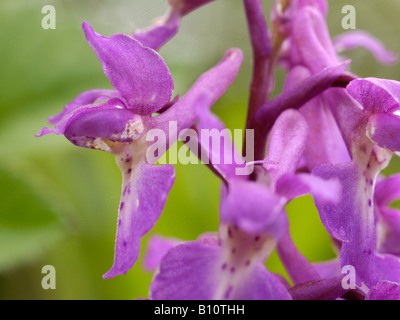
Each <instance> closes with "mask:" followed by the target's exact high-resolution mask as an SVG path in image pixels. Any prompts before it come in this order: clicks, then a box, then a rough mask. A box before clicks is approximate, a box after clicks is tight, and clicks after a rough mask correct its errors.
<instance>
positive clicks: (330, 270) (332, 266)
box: [314, 258, 341, 279]
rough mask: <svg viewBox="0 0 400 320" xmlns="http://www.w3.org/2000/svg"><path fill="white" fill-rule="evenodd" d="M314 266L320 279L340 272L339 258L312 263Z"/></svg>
mask: <svg viewBox="0 0 400 320" xmlns="http://www.w3.org/2000/svg"><path fill="white" fill-rule="evenodd" d="M314 267H315V269H316V270H317V272H318V274H319V276H320V277H321V278H322V279H325V278H332V277H335V276H337V275H338V274H341V267H340V260H339V258H335V259H332V260H328V261H323V262H317V263H314Z"/></svg>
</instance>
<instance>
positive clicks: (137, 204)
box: [103, 148, 175, 279]
mask: <svg viewBox="0 0 400 320" xmlns="http://www.w3.org/2000/svg"><path fill="white" fill-rule="evenodd" d="M116 158H117V162H118V164H119V166H120V169H121V171H122V175H123V184H122V195H121V202H120V206H119V214H118V229H117V236H116V244H115V258H114V264H113V266H112V268H111V270H109V271H108V272H107V273H106V274H105V275H104V276H103V277H104V278H105V279H108V278H112V277H115V276H117V275H120V274H125V273H126V272H128V270H129V269H130V268H132V266H133V265H134V264H135V262H136V260H137V258H138V256H139V251H140V242H141V238H142V237H143V236H145V235H146V234H147V233H148V232H149V231H150V230H151V229H152V228H153V226H154V224H155V223H156V222H157V220H158V218H159V216H160V215H161V212H162V209H163V207H164V204H165V202H166V200H167V196H168V193H169V191H170V189H171V187H172V184H173V182H174V179H175V170H174V167H173V166H172V165H161V166H154V165H149V164H147V163H145V162H144V161H141V162H139V163H138V162H137V161H135V158H132V153H131V151H130V149H129V148H126V150H125V152H124V153H122V154H118V155H116Z"/></svg>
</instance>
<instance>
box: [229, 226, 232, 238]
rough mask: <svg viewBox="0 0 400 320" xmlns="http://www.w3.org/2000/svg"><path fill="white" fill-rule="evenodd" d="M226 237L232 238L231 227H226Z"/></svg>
mask: <svg viewBox="0 0 400 320" xmlns="http://www.w3.org/2000/svg"><path fill="white" fill-rule="evenodd" d="M228 237H229V238H233V235H232V229H231V228H228Z"/></svg>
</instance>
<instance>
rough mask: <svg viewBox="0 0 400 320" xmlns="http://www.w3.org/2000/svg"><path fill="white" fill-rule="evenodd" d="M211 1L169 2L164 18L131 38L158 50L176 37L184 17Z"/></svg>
mask: <svg viewBox="0 0 400 320" xmlns="http://www.w3.org/2000/svg"><path fill="white" fill-rule="evenodd" d="M212 1H214V0H189V1H188V0H170V1H169V5H170V8H169V10H168V12H167V14H166V15H165V16H164V17H161V18H158V19H156V20H155V22H154V23H153V25H152V26H150V27H149V28H146V29H144V30H137V31H135V32H134V33H133V34H132V35H131V36H132V38H134V39H136V40H138V41H140V42H141V43H142V44H143V45H144V46H145V47H149V48H152V49H154V50H159V49H160V48H161V47H162V46H163V45H164V44H165V43H167V42H168V41H169V40H170V39H171V38H172V37H173V36H175V35H176V33H177V32H178V30H179V27H180V25H181V18H182V17H183V16H184V15H186V14H188V13H190V12H191V11H193V10H195V9H197V8H198V7H201V6H203V5H205V4H207V3H209V2H212Z"/></svg>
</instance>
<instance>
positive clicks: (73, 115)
mask: <svg viewBox="0 0 400 320" xmlns="http://www.w3.org/2000/svg"><path fill="white" fill-rule="evenodd" d="M143 131H144V127H143V123H142V119H141V117H140V116H138V115H136V114H134V113H133V112H132V111H130V110H128V109H126V108H125V107H124V104H123V103H122V101H121V100H119V99H118V98H114V99H111V100H109V101H107V102H106V103H104V104H102V105H100V106H98V105H91V106H84V107H81V108H78V109H75V110H72V111H71V112H69V113H66V114H65V115H64V116H63V117H62V118H61V119H60V120H59V122H57V123H56V125H55V128H54V129H48V128H44V129H42V131H41V132H40V133H39V134H38V136H41V135H43V134H47V133H55V134H64V135H65V137H66V138H67V139H68V140H70V141H71V142H72V143H73V144H75V145H77V146H80V147H86V148H92V149H100V150H104V151H108V152H112V150H111V149H110V147H109V145H108V144H106V143H105V142H104V140H103V139H107V140H110V141H114V142H115V141H119V142H131V141H134V140H136V139H138V138H139V137H140V136H141V135H142V133H143Z"/></svg>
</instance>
